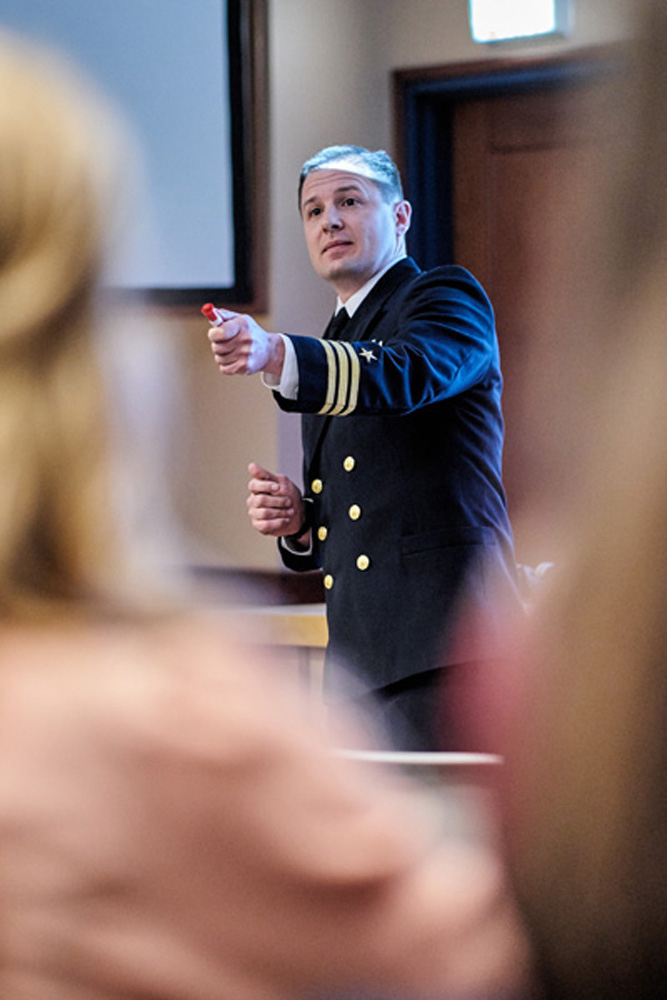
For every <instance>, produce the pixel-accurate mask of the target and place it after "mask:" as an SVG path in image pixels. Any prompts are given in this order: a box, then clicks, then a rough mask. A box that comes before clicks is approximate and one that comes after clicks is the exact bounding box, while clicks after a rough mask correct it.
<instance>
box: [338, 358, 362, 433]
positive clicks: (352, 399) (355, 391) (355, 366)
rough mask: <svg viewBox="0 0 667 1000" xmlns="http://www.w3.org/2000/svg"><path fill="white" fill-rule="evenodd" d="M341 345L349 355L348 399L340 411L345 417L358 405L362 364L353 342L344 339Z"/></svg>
mask: <svg viewBox="0 0 667 1000" xmlns="http://www.w3.org/2000/svg"><path fill="white" fill-rule="evenodd" d="M341 347H345V348H346V349H347V353H348V355H349V360H348V365H349V375H348V377H349V389H348V400H347V406H346V407H345V408H344V409H342V410H341V411H340V415H341V417H345V416H347V414H348V413H352V412H353V411H354V410H355V409H356V407H357V400H358V399H359V374H360V371H361V365H360V364H359V355H358V354H357V352H356V351H355V349H354V348H353V347H352V344H348V343H346V342H345V341H342V342H341Z"/></svg>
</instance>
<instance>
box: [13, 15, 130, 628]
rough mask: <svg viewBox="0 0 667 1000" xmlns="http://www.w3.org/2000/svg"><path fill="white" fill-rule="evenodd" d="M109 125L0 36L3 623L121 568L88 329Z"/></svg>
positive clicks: (96, 102) (59, 74) (83, 95)
mask: <svg viewBox="0 0 667 1000" xmlns="http://www.w3.org/2000/svg"><path fill="white" fill-rule="evenodd" d="M120 131H121V130H120V128H119V125H118V123H117V122H116V120H115V118H114V115H113V114H112V113H111V111H110V110H109V109H108V108H107V107H106V106H105V103H104V102H103V101H102V99H101V98H99V97H98V96H97V95H96V94H95V93H94V88H93V87H92V86H91V84H90V81H88V80H87V79H85V78H82V77H80V76H79V75H78V74H77V73H75V72H74V71H73V70H72V69H71V68H70V67H69V66H68V65H66V64H65V63H64V62H63V61H61V60H60V59H59V58H58V57H57V56H56V55H54V54H53V53H52V52H50V51H48V50H44V49H42V48H40V47H34V46H32V45H28V44H26V43H24V42H23V41H19V40H17V39H16V38H14V37H13V36H11V35H9V34H6V33H0V191H1V192H2V196H1V198H0V303H1V304H2V305H1V308H0V617H2V618H5V619H17V618H18V619H20V618H26V617H28V618H30V619H31V620H34V619H35V618H39V617H41V616H45V615H50V614H51V613H52V612H53V611H54V610H55V609H58V611H59V612H61V611H62V607H63V604H68V605H69V607H71V608H74V607H76V606H77V604H78V603H80V602H84V603H85V602H87V601H90V600H93V601H94V600H98V599H99V598H100V597H101V595H102V594H103V592H104V591H105V589H107V587H108V585H109V583H110V582H111V581H113V578H114V573H115V572H116V571H117V570H119V569H120V555H121V548H122V547H120V546H119V540H118V537H117V536H116V531H115V519H114V516H113V512H112V511H110V510H109V497H110V495H111V489H110V483H109V481H108V476H109V464H108V459H109V456H108V437H107V427H106V419H107V418H106V412H107V411H106V407H105V389H104V386H103V385H102V382H101V377H100V371H99V367H98V360H97V358H96V351H95V344H94V337H93V330H94V326H95V318H96V308H97V300H98V290H99V286H100V282H101V274H102V270H103V266H104V261H105V254H106V251H107V247H108V244H109V230H110V229H112V228H113V217H114V212H115V208H116V205H117V200H116V196H117V193H118V192H117V190H116V189H117V187H118V185H119V180H120V178H121V171H120V169H119V167H120V156H121V145H120Z"/></svg>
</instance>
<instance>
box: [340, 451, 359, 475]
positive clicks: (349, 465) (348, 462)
mask: <svg viewBox="0 0 667 1000" xmlns="http://www.w3.org/2000/svg"><path fill="white" fill-rule="evenodd" d="M356 464H357V463H356V462H355V460H354V459H353V458H352V455H348V456H347V458H346V459H344V460H343V468H344V469H345V471H346V472H352V469H353V468H354V467H355V465H356Z"/></svg>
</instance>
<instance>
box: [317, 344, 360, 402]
mask: <svg viewBox="0 0 667 1000" xmlns="http://www.w3.org/2000/svg"><path fill="white" fill-rule="evenodd" d="M321 344H322V347H323V348H324V353H325V355H326V360H327V368H328V379H327V394H326V398H325V401H324V406H323V407H322V409H321V410H319V413H320V414H323V415H331V416H345V415H347V414H348V413H352V411H353V410H354V409H355V407H356V405H357V400H358V398H359V374H360V371H361V366H360V364H359V358H358V356H357V352H356V351H355V350H354V348H353V347H352V345H351V344H348V343H347V342H346V341H339V340H322V341H321Z"/></svg>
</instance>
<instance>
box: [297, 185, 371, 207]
mask: <svg viewBox="0 0 667 1000" xmlns="http://www.w3.org/2000/svg"><path fill="white" fill-rule="evenodd" d="M348 191H357V192H358V193H359V194H362V195H363V193H364V192H363V188H360V187H359V185H358V184H345V185H343V186H342V187H337V188H336V190H335V191H334V194H335V195H336V194H346V193H347V192H348ZM321 200H322V199H321V197H320V195H318V194H311V196H310V198H306V200H305V201H304V202H303V203H302V208H305V207H306V205H309V204H310V203H311V201H321Z"/></svg>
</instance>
